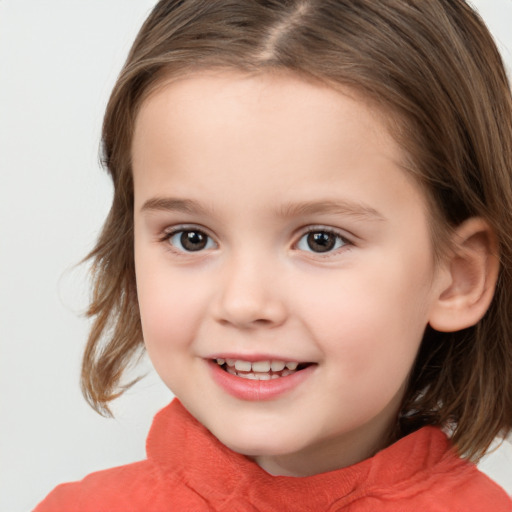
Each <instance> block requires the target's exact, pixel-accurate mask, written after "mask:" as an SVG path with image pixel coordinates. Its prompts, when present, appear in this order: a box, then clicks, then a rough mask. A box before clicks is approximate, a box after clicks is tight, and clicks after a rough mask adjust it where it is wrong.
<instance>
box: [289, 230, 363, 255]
mask: <svg viewBox="0 0 512 512" xmlns="http://www.w3.org/2000/svg"><path fill="white" fill-rule="evenodd" d="M319 232H320V233H330V234H332V235H335V236H336V237H339V238H340V239H341V240H342V241H343V246H342V247H339V248H337V249H334V250H332V251H326V252H324V253H322V252H318V253H315V252H314V251H303V252H308V253H311V254H314V255H315V257H322V258H327V257H329V256H333V255H336V254H338V253H339V252H340V251H345V250H347V249H348V248H350V247H352V246H354V242H353V239H352V238H353V237H351V236H347V234H346V231H344V230H341V229H339V228H334V227H332V226H325V225H322V224H318V225H310V226H307V227H304V228H302V229H301V230H300V231H299V234H298V236H297V240H296V242H295V243H294V244H293V248H294V249H297V250H300V249H298V248H297V246H298V243H299V242H300V241H301V240H302V238H303V237H304V236H306V235H308V234H310V233H319Z"/></svg>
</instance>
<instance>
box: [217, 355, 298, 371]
mask: <svg viewBox="0 0 512 512" xmlns="http://www.w3.org/2000/svg"><path fill="white" fill-rule="evenodd" d="M216 361H217V364H220V365H223V364H224V363H227V365H228V366H232V367H235V369H236V370H237V371H239V372H251V371H252V372H261V373H264V372H269V371H270V370H272V371H273V372H280V371H282V370H284V369H285V367H286V368H288V370H292V371H293V370H296V369H297V366H299V363H297V362H295V361H290V362H285V361H255V362H253V363H251V362H250V361H244V360H242V359H222V358H218V359H216Z"/></svg>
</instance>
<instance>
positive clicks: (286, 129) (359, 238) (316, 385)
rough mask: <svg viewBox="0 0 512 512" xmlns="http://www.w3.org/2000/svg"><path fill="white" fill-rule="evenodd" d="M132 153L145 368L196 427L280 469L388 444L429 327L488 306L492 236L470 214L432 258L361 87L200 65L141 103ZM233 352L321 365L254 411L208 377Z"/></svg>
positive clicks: (326, 464) (362, 455) (326, 462)
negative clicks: (445, 249) (216, 361)
mask: <svg viewBox="0 0 512 512" xmlns="http://www.w3.org/2000/svg"><path fill="white" fill-rule="evenodd" d="M132 153H133V173H134V187H135V210H134V218H135V263H136V276H137V291H138V297H139V305H140V311H141V319H142V327H143V334H144V341H145V344H146V347H147V350H148V353H149V356H150V358H151V360H152V362H153V364H154V366H155V368H156V370H157V372H158V373H159V374H160V376H161V377H162V379H163V381H164V382H165V383H166V385H167V386H168V387H169V388H170V389H171V390H172V391H173V392H174V394H175V395H176V396H177V397H178V398H179V399H180V400H181V401H182V403H183V404H184V406H185V407H186V408H187V409H188V410H189V411H190V412H191V413H192V415H194V416H195V417H196V418H197V419H198V420H199V421H200V422H201V423H203V424H204V425H205V426H206V427H207V428H208V429H209V430H210V431H211V432H212V433H213V434H214V435H215V436H216V437H217V438H218V439H219V440H220V441H221V442H222V443H223V444H225V445H226V446H228V447H229V448H231V449H233V450H235V451H237V452H239V453H242V454H244V455H247V456H249V457H251V458H253V459H254V460H255V461H256V463H257V464H259V465H260V466H261V467H262V468H263V469H264V470H266V471H267V472H269V473H271V474H275V475H290V476H306V475H312V474H317V473H322V472H326V471H330V470H334V469H338V468H342V467H345V466H348V465H351V464H354V463H357V462H359V461H361V460H364V459H366V458H368V457H370V456H372V455H373V454H374V453H376V452H377V451H378V450H380V449H382V448H384V447H385V445H386V439H387V435H388V433H389V431H390V429H392V427H393V425H394V422H395V418H396V414H397V411H398V408H399V406H400V402H401V399H402V396H403V392H404V389H405V386H406V383H407V377H408V374H409V372H410V370H411V368H412V365H413V362H414V359H415V356H416V354H417V351H418V348H419V345H420V343H421V339H422V336H423V332H424V330H425V328H426V326H427V325H428V324H429V323H430V324H431V325H432V326H433V327H434V328H437V329H439V330H457V329H462V328H464V327H467V326H469V325H472V324H474V323H476V322H477V321H478V320H479V319H480V318H481V316H483V314H484V313H485V311H486V309H487V307H488V305H489V303H490V300H491V298H492V294H493V291H494V285H495V281H496V276H497V271H498V270H497V269H498V262H497V258H496V257H495V249H496V247H495V242H494V238H493V236H492V232H491V230H490V228H489V227H488V226H487V224H486V223H485V222H484V221H483V220H481V219H470V220H468V221H467V222H466V223H464V224H463V225H462V226H460V227H459V229H458V230H457V231H456V233H455V234H454V239H453V250H451V251H449V255H447V256H446V257H445V258H444V259H443V260H442V261H441V262H436V260H435V258H434V248H433V247H432V242H431V240H432V237H431V231H430V216H429V211H428V207H427V201H426V198H425V194H424V192H423V191H422V190H421V188H420V187H419V185H417V184H416V182H415V181H414V180H413V178H412V177H411V176H410V175H409V174H407V172H406V171H405V170H403V168H402V167H401V163H402V161H403V160H404V154H403V152H402V149H401V148H400V146H399V145H398V144H397V143H396V142H395V140H394V139H393V138H392V136H391V135H390V133H389V132H388V130H387V127H386V125H385V123H384V121H383V120H382V116H381V115H380V113H379V112H377V111H375V109H374V108H372V107H371V106H370V104H369V102H366V101H364V100H363V98H362V97H361V96H360V95H358V94H356V93H354V91H341V90H334V89H331V88H329V87H327V86H324V85H320V84H316V83H309V82H306V81H304V80H303V79H300V78H298V77H294V76H293V75H289V74H288V75H287V74H284V73H282V74H274V75H258V76H252V77H250V76H245V75H242V74H239V73H236V72H227V71H222V72H219V71H217V72H203V73H201V74H197V75H194V76H190V77H186V78H182V79H180V80H175V81H173V82H169V83H167V84H162V86H161V87H159V88H158V89H157V90H155V91H154V92H153V93H152V94H151V95H150V96H149V97H148V98H147V99H146V100H145V102H144V104H143V106H142V108H141V111H140V113H139V115H138V118H137V122H136V129H135V134H134V139H133V148H132ZM310 232H311V233H313V234H310ZM184 235H186V236H188V237H190V239H191V240H192V242H193V243H192V244H191V245H190V244H188V245H187V244H185V245H184V241H187V238H186V237H185V238H184ZM318 240H320V242H321V243H317V241H318ZM322 243H323V245H322ZM194 244H195V245H194ZM219 354H230V355H235V356H236V357H235V359H240V360H244V359H249V360H255V359H256V360H259V359H278V360H285V361H297V362H302V363H308V364H310V370H311V371H309V374H308V376H307V377H306V378H305V379H303V381H301V382H300V384H299V385H297V386H295V387H294V388H293V389H291V390H289V391H287V392H285V393H283V394H280V395H279V396H277V397H275V398H272V399H270V400H261V401H257V400H256V401H254V400H244V399H241V398H239V397H235V396H232V395H230V394H229V393H226V391H225V390H224V389H223V388H222V387H220V386H219V385H218V384H217V383H216V382H215V381H214V380H212V377H211V372H210V371H209V370H210V369H209V365H210V364H211V362H212V358H215V357H217V356H218V355H219Z"/></svg>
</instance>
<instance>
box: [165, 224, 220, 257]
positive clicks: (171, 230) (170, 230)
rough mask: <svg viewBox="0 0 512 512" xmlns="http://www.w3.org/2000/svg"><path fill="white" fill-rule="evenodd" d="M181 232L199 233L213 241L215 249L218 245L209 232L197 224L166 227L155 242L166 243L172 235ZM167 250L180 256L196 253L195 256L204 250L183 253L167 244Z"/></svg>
mask: <svg viewBox="0 0 512 512" xmlns="http://www.w3.org/2000/svg"><path fill="white" fill-rule="evenodd" d="M182 231H198V232H200V233H203V234H204V235H206V236H207V237H208V238H209V239H210V240H212V241H213V243H214V244H215V248H217V247H218V246H219V244H218V243H217V241H216V240H215V237H214V236H213V235H212V234H211V233H210V232H209V230H208V229H207V228H205V227H203V226H200V225H198V224H177V225H174V226H168V227H166V228H164V229H163V230H162V231H161V233H160V234H159V235H158V239H157V240H158V242H162V243H166V242H168V241H169V240H170V239H171V238H172V237H173V236H174V235H176V234H178V233H180V232H182ZM167 249H168V250H170V251H172V252H173V253H175V254H180V255H192V254H194V253H195V252H197V254H199V253H204V252H205V249H202V250H200V251H183V250H180V249H177V248H176V247H174V246H172V245H171V244H170V243H168V244H167Z"/></svg>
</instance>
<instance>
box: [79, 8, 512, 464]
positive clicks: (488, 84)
mask: <svg viewBox="0 0 512 512" xmlns="http://www.w3.org/2000/svg"><path fill="white" fill-rule="evenodd" d="M214 67H221V68H230V69H238V70H241V71H247V72H251V73H259V72H272V71H273V70H288V71H291V72H294V73H298V74H300V75H302V76H304V77H307V78H313V79H315V80H320V81H323V82H324V83H329V84H340V85H343V86H349V87H352V88H354V89H356V90H358V91H360V92H362V93H363V94H364V95H365V96H366V97H368V98H370V99H373V100H374V101H376V102H378V103H379V104H380V105H381V106H382V107H383V108H385V109H386V110H387V111H390V112H393V113H394V114H395V117H396V119H397V120H398V123H396V129H395V130H394V135H395V136H396V137H397V139H398V141H399V143H400V144H401V145H402V146H403V148H404V149H405V150H406V153H407V154H408V155H409V157H410V166H409V167H410V169H409V170H410V171H411V172H412V173H413V174H414V175H415V176H416V178H417V179H418V180H419V182H420V183H421V184H422V185H423V186H424V188H425V190H426V193H427V196H428V198H429V200H430V203H431V205H432V215H433V219H434V220H435V222H433V224H434V226H433V235H434V239H435V240H437V241H438V242H439V240H441V238H440V235H439V233H442V232H443V230H445V231H446V230H449V229H450V228H453V227H455V226H457V225H458V224H460V223H461V222H462V221H463V220H465V219H467V218H469V217H472V216H480V217H483V218H484V219H486V220H487V222H488V223H489V224H490V225H491V226H492V228H493V229H494V230H495V233H496V236H497V239H498V242H499V249H500V258H501V268H500V274H499V280H498V284H497V290H496V293H495V296H494V299H493V302H492V304H491V306H490V309H489V311H488V312H487V314H486V316H485V317H484V318H483V319H482V320H481V321H480V322H479V323H478V324H477V325H476V326H474V327H471V328H469V329H466V330H464V331H459V332H454V333H441V332H436V331H434V330H433V329H431V328H430V327H428V328H427V331H426V333H425V337H424V340H423V343H422V346H421V348H420V351H419V354H418V356H417V360H416V363H415V366H414V368H413V370H412V373H411V376H410V381H409V386H408V389H407V391H406V393H405V397H404V401H403V406H402V412H401V414H400V418H399V421H398V426H397V431H396V435H397V436H402V435H405V434H406V433H408V432H411V431H413V430H415V429H417V428H419V427H420V426H422V425H426V424H431V425H443V426H447V425H450V426H452V427H453V429H454V431H453V437H452V439H453V442H454V444H455V446H456V447H457V448H458V449H459V451H460V452H461V453H465V454H466V455H467V456H469V457H472V458H475V459H476V458H478V457H479V456H480V455H481V454H482V453H483V452H484V451H485V449H486V448H488V446H489V444H490V442H491V441H492V439H493V438H494V437H495V436H496V435H498V434H499V433H500V432H501V433H506V432H508V431H509V430H510V429H511V428H512V318H511V313H512V296H511V291H512V179H511V178H512V175H511V166H512V99H511V93H510V87H509V83H508V81H507V77H506V74H505V71H504V67H503V63H502V61H501V58H500V55H499V53H498V51H497V49H496V46H495V44H494V42H493V40H492V38H491V36H490V34H489V32H488V30H487V29H486V27H485V25H484V23H483V22H482V20H481V19H480V18H479V17H478V15H477V14H476V13H475V12H474V11H473V10H472V9H471V8H470V7H469V6H468V5H467V4H466V3H465V2H464V1H463V0H428V1H425V0H379V1H378V2H376V1H374V0H209V1H204V0H162V1H160V2H159V3H158V4H157V5H156V7H155V8H154V10H153V11H152V13H151V14H150V16H149V18H148V19H147V20H146V22H145V23H144V25H143V27H142V29H141V31H140V33H139V35H138V36H137V39H136V41H135V43H134V45H133V47H132V49H131V51H130V54H129V56H128V59H127V62H126V64H125V66H124V68H123V70H122V72H121V74H120V76H119V79H118V81H117V83H116V86H115V88H114V90H113V92H112V96H111V98H110V102H109V104H108V108H107V111H106V115H105V120H104V127H103V144H104V162H105V166H106V167H107V169H108V171H109V173H110V175H111V177H112V180H113V182H114V198H113V204H112V209H111V211H110V213H109V216H108V218H107V220H106V223H105V225H104V228H103V231H102V233H101V235H100V237H99V240H98V242H97V245H96V247H95V249H94V250H93V251H92V253H91V254H90V258H92V259H93V281H94V292H93V297H92V301H91V305H90V308H89V311H88V314H89V315H90V316H92V317H94V324H93V327H92V330H91V334H90V338H89V342H88V345H87V347H86V351H85V354H84V359H83V369H82V389H83V392H84V394H85V396H86V398H87V400H88V401H89V403H90V404H91V405H92V406H93V407H94V408H95V409H96V410H98V411H99V412H102V413H103V414H109V412H110V411H109V409H108V402H109V401H110V400H112V399H113V398H115V397H117V396H119V394H121V393H122V392H123V389H125V388H126V387H127V386H129V385H131V383H129V384H127V385H125V386H124V387H123V386H122V385H121V382H122V377H123V371H124V370H125V369H126V368H127V366H128V365H129V364H130V363H131V362H132V361H135V360H136V358H137V356H138V355H139V354H141V353H142V351H143V341H142V333H141V325H140V316H139V310H138V304H137V292H136V285H135V271H134V261H133V183H132V174H131V162H130V159H131V154H130V151H131V140H132V135H133V130H134V123H135V119H136V116H137V112H138V109H139V108H140V105H141V103H142V102H143V101H144V98H145V97H146V96H147V94H148V93H149V92H150V91H151V90H153V88H154V87H155V86H156V85H158V84H160V83H162V80H163V79H164V78H165V77H169V76H170V77H172V76H176V75H178V74H186V73H191V72H193V71H194V70H198V69H204V68H214ZM436 236H437V238H436ZM436 245H437V244H436Z"/></svg>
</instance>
